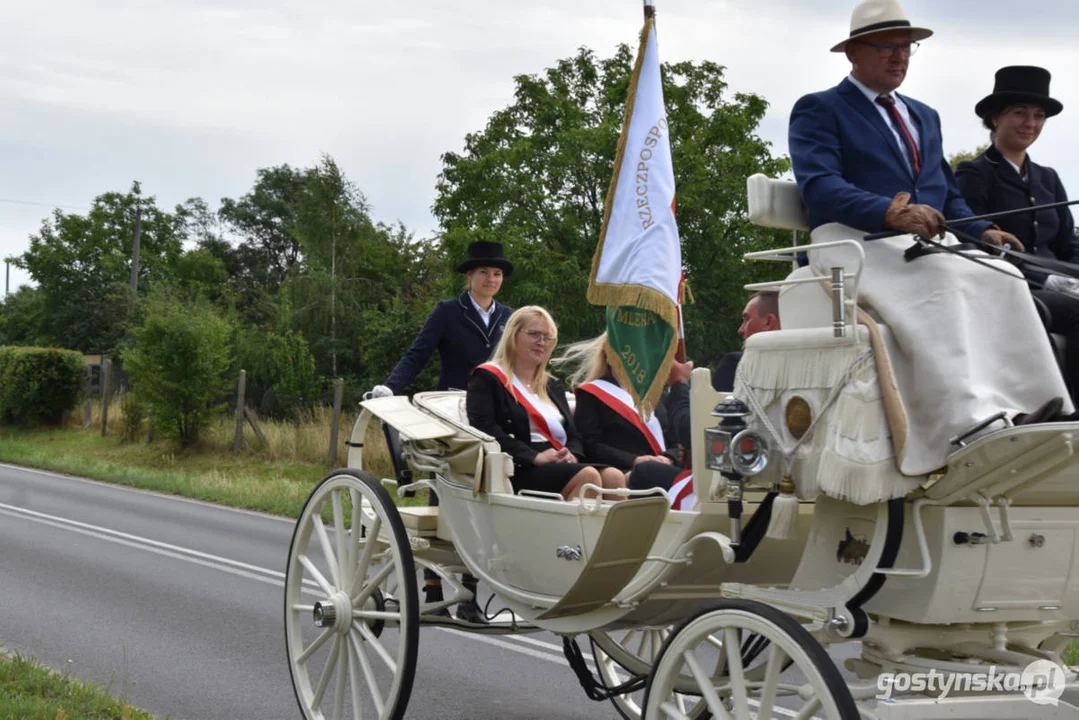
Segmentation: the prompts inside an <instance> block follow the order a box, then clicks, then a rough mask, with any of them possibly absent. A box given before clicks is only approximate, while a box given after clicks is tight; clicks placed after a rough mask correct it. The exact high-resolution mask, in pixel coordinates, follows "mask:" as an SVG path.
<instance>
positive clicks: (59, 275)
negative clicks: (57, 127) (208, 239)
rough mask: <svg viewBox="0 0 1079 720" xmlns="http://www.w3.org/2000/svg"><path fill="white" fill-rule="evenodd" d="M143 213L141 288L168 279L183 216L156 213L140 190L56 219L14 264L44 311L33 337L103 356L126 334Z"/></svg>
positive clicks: (179, 248)
mask: <svg viewBox="0 0 1079 720" xmlns="http://www.w3.org/2000/svg"><path fill="white" fill-rule="evenodd" d="M137 211H141V234H140V253H139V254H140V258H141V259H140V262H139V284H140V286H144V284H146V283H152V282H155V281H158V280H162V279H165V278H167V277H169V276H170V274H171V270H172V266H173V265H174V264H175V262H176V260H177V259H178V258H179V257H180V254H181V251H182V245H183V240H184V237H185V234H186V230H185V219H184V218H185V212H184V211H183V209H182V208H177V212H176V213H168V212H164V211H162V210H159V209H158V208H157V206H156V204H155V202H154V198H152V197H150V198H144V197H143V196H142V194H141V190H140V188H139V185H138V183H135V184H134V185H133V186H132V188H131V191H130V192H128V193H126V194H121V193H117V192H109V193H105V194H104V195H100V196H98V197H97V198H95V199H94V203H93V207H92V208H91V210H90V212H89V213H88V214H86V215H78V214H75V213H70V214H69V213H64V212H63V211H61V210H56V211H54V212H53V215H52V217H51V218H49V219H46V220H45V221H44V222H42V224H41V230H40V231H39V232H38V234H37V235H33V236H31V237H30V249H28V250H27V251H26V252H25V253H23V254H22V255H20V256H18V257H17V258H15V259H14V260H15V264H16V265H17V266H18V267H21V268H23V269H25V270H26V271H27V272H29V273H30V276H31V277H32V278H33V279H34V281H35V282H36V283H37V285H38V289H39V292H40V294H41V299H42V303H43V307H44V313H43V314H42V316H41V317H40V319H39V321H40V326H39V328H38V334H39V335H40V337H41V338H42V339H43V340H45V341H46V342H49V343H51V344H54V345H58V346H62V347H70V348H76V349H78V350H81V351H83V352H108V351H109V350H111V349H112V348H114V347H115V346H116V344H117V343H118V342H119V340H120V338H121V337H123V334H124V323H125V322H126V320H127V314H128V310H129V308H130V300H129V287H130V280H131V257H132V251H133V247H134V238H135V218H136V213H137Z"/></svg>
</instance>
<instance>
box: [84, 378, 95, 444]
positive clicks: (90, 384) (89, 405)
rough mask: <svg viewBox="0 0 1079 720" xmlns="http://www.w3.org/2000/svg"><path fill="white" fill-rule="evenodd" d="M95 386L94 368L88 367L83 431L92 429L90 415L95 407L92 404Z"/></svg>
mask: <svg viewBox="0 0 1079 720" xmlns="http://www.w3.org/2000/svg"><path fill="white" fill-rule="evenodd" d="M93 385H94V368H93V366H92V365H87V366H86V408H85V410H83V417H82V427H83V430H85V429H87V428H89V427H90V414H91V413H92V412H93V411H94V406H93V404H92V403H91V397H90V389H91V388H92V387H93Z"/></svg>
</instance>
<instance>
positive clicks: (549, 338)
mask: <svg viewBox="0 0 1079 720" xmlns="http://www.w3.org/2000/svg"><path fill="white" fill-rule="evenodd" d="M522 332H524V334H525V335H527V336H528V337H529V339H531V340H532V341H533V342H540V341H541V340H542V341H543V342H545V343H553V342H554V341H555V340H556V339H557V338H556V336H554V335H551V334H550V333H545V332H543V331H542V330H523V331H522Z"/></svg>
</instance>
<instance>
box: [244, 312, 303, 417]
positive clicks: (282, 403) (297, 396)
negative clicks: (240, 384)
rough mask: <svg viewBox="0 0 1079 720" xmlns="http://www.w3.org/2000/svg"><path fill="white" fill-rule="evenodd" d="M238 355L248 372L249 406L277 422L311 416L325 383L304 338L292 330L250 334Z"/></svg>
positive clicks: (246, 336)
mask: <svg viewBox="0 0 1079 720" xmlns="http://www.w3.org/2000/svg"><path fill="white" fill-rule="evenodd" d="M237 354H238V356H239V357H238V360H239V363H240V367H241V368H243V369H245V370H247V390H246V393H247V396H246V400H245V402H246V404H247V405H248V407H252V408H255V409H256V410H258V412H259V414H260V415H263V416H266V417H270V418H274V419H276V420H298V419H300V418H301V417H303V416H305V415H309V414H310V412H311V410H312V409H313V408H314V406H315V404H316V403H317V402H318V400H319V390H320V388H321V385H322V381H321V378H319V377H318V376H317V375H316V374H315V358H314V357H313V356H312V355H311V350H310V348H309V347H308V345H307V341H306V340H304V338H303V336H302V335H300V334H299V333H297V332H294V331H292V330H286V331H284V332H277V333H260V332H253V333H249V334H246V335H245V336H244V337H243V338H241V341H240V343H239V351H238V353H237Z"/></svg>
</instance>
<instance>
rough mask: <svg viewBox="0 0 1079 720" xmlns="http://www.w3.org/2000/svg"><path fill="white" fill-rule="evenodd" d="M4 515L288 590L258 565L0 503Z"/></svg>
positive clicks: (275, 574)
mask: <svg viewBox="0 0 1079 720" xmlns="http://www.w3.org/2000/svg"><path fill="white" fill-rule="evenodd" d="M0 514H2V515H9V516H11V517H21V518H23V519H24V520H30V521H31V522H36V523H40V524H42V525H48V526H50V527H55V528H59V529H61V530H68V531H69V532H74V533H78V534H80V535H87V536H89V537H95V538H98V539H99V540H107V541H108V542H113V543H117V544H119V545H126V546H127V547H132V548H136V549H138V550H146V551H148V552H152V553H156V554H158V555H164V556H165V557H171V558H176V559H177V560H186V561H187V562H190V563H194V564H196V565H202V566H204V567H209V568H213V569H215V570H221V571H222V572H227V573H231V574H233V575H239V576H240V577H246V578H251V579H252V580H258V581H259V582H264V583H268V584H270V585H277V586H280V587H284V586H285V574H284V573H283V572H278V571H277V570H270V569H269V568H263V567H258V566H257V565H249V564H248V563H243V562H239V561H237V560H230V559H228V558H225V557H221V556H219V555H210V554H209V553H204V552H199V551H198V550H192V549H190V548H185V547H180V546H178V545H170V544H169V543H163V542H159V541H157V540H151V539H149V538H144V537H140V536H138V535H130V534H128V533H122V532H119V531H117V530H110V529H108V528H103V527H99V526H97V525H90V524H88V523H83V522H79V521H77V520H69V519H67V518H62V517H57V516H56V515H47V514H45V513H40V512H36V511H34V510H27V509H26V508H20V507H16V506H14V505H6V504H4V503H0Z"/></svg>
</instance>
